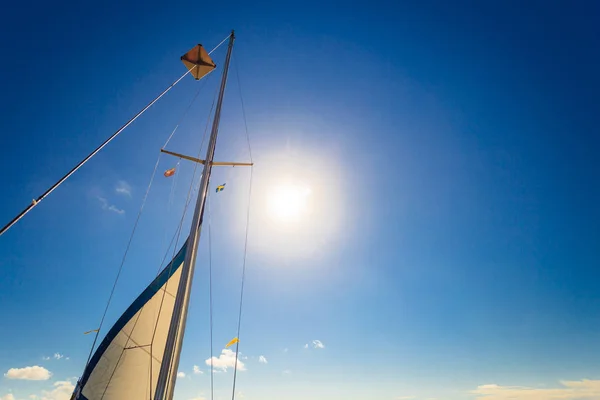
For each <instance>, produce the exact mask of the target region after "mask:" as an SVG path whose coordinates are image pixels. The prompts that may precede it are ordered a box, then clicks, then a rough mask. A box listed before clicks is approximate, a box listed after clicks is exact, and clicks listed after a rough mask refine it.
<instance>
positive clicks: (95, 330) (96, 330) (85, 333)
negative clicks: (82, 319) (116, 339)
mask: <svg viewBox="0 0 600 400" xmlns="http://www.w3.org/2000/svg"><path fill="white" fill-rule="evenodd" d="M99 330H100V329H94V330H91V331H87V332H83V334H84V335H87V334H88V333H92V332H98V331H99Z"/></svg>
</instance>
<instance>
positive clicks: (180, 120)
mask: <svg viewBox="0 0 600 400" xmlns="http://www.w3.org/2000/svg"><path fill="white" fill-rule="evenodd" d="M209 78H210V77H208V78H207V79H206V80H205V81H204V82H203V83H202V85H200V87H199V88H198V90H197V91H196V94H195V95H194V97H193V98H192V100H191V102H190V104H189V105H188V107H187V109H186V110H185V111H184V113H183V115H182V116H181V117H180V119H179V121H178V122H177V124H176V126H175V129H173V131H172V132H171V134H170V135H169V138H168V139H167V141H166V143H165V146H166V144H167V143H169V141H170V140H171V138H172V137H173V135H174V134H175V131H176V130H177V128H178V127H179V125H180V124H181V122H182V121H183V119H184V118H185V116H186V115H187V113H188V111H189V110H190V108H191V107H192V105H193V104H194V102H195V101H196V99H197V97H198V94H199V93H200V90H201V89H202V88H203V87H204V85H205V84H206V81H207V80H208V79H209ZM161 155H162V153H160V152H159V154H158V158H157V160H156V164H155V166H154V171H153V172H152V178H151V179H150V183H149V185H148V188H147V190H146V194H145V196H144V200H143V202H142V207H141V208H140V211H139V212H138V216H137V219H136V222H135V225H134V229H133V231H132V232H131V235H130V237H129V242H128V244H127V248H126V250H125V254H124V255H123V259H122V260H121V265H120V266H119V272H118V274H117V277H116V279H115V283H114V285H113V289H112V292H111V295H110V297H109V300H108V303H107V305H106V309H105V310H104V315H103V316H102V321H101V323H100V328H101V327H102V323H103V322H104V318H105V316H106V313H107V311H108V308H109V306H110V302H111V300H112V295H113V293H114V290H115V287H116V285H117V282H118V280H119V276H120V274H121V271H122V270H123V265H124V263H125V259H126V257H127V254H128V252H129V248H130V246H131V242H132V240H133V237H134V235H135V230H136V228H137V224H138V221H139V219H140V217H141V215H142V210H143V208H144V204H145V203H146V199H147V198H148V193H149V192H150V188H151V186H152V182H153V181H154V176H155V175H156V170H157V168H158V164H159V162H160V158H161ZM179 162H181V159H180V160H179V161H178V163H177V165H179ZM174 184H175V180H174V181H173V184H172V185H171V193H170V195H169V197H170V198H171V197H172V194H173V190H174ZM170 200H171V199H169V206H170ZM188 204H189V203H188ZM186 208H187V204H186ZM184 213H185V210H184ZM182 223H183V219H182ZM180 228H181V226H180ZM176 247H177V246H175V248H176ZM167 253H168V249H167ZM165 258H166V255H165ZM163 262H164V260H163ZM161 265H162V264H161ZM159 270H160V265H159ZM164 290H165V292H166V286H165V289H164ZM163 298H164V294H163ZM161 305H162V302H161ZM144 306H145V305H144ZM144 306H143V307H142V309H141V310H143V308H144ZM141 310H140V312H139V313H138V315H137V318H136V319H135V322H134V323H133V327H132V329H131V333H130V334H129V335H128V336H127V341H126V342H125V345H124V346H123V349H122V350H121V354H120V355H119V359H118V360H117V363H116V364H115V368H114V369H113V371H112V373H111V375H110V377H109V379H108V382H110V381H111V380H112V377H113V375H114V374H115V372H116V371H117V367H118V365H119V362H120V360H121V357H122V356H123V353H124V352H125V350H126V349H127V345H128V344H129V341H130V340H131V335H132V334H133V331H134V330H135V327H136V326H137V322H138V320H139V318H140V316H141V315H142V313H141ZM158 316H159V317H160V310H159V314H158ZM157 324H158V318H157ZM100 328H99V329H98V331H97V332H96V337H95V338H94V343H93V344H92V348H91V349H90V355H89V356H88V361H87V362H86V367H87V364H88V363H89V360H90V358H91V356H92V352H93V350H94V345H95V344H96V340H97V338H98V335H99V334H100ZM155 332H156V330H155ZM155 332H154V333H153V335H152V341H151V343H150V359H151V360H152V357H153V356H152V344H153V343H154V334H155ZM150 382H152V362H150ZM107 390H108V385H107V386H106V387H105V388H104V392H103V393H102V397H101V398H104V395H105V394H106V391H107Z"/></svg>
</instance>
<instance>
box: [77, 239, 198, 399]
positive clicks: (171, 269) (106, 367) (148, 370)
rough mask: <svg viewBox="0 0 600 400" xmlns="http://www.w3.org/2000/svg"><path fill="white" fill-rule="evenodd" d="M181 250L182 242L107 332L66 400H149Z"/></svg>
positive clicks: (183, 255) (153, 385) (179, 263)
mask: <svg viewBox="0 0 600 400" xmlns="http://www.w3.org/2000/svg"><path fill="white" fill-rule="evenodd" d="M186 247H187V242H186V243H185V244H184V245H183V246H182V248H181V249H180V250H179V252H178V253H177V255H176V256H175V257H174V258H173V260H172V261H171V262H170V263H169V264H168V265H167V266H166V267H165V268H164V269H163V271H162V272H161V273H160V274H159V275H158V276H157V277H156V279H154V281H153V282H152V283H151V284H150V285H149V286H148V287H147V288H146V289H145V290H144V291H143V292H142V293H141V294H140V295H139V296H138V298H137V299H136V300H135V301H134V302H133V303H132V304H131V306H129V308H128V309H127V310H126V311H125V312H124V313H123V315H121V317H120V318H119V319H118V320H117V322H116V323H115V324H114V325H113V327H112V328H111V329H110V330H109V331H108V333H107V334H106V337H105V338H104V340H103V341H102V343H101V344H100V346H98V349H97V350H96V352H95V353H94V356H93V357H92V358H91V360H90V362H89V364H88V366H87V367H86V369H85V371H84V374H83V376H82V377H81V379H80V381H79V382H78V385H77V388H76V389H75V392H74V394H73V397H72V399H74V400H101V399H102V400H122V399H128V400H138V399H139V400H142V399H144V400H147V399H151V398H153V397H154V391H155V389H156V382H157V379H158V373H159V371H160V366H161V363H162V358H163V353H164V350H165V342H166V339H167V333H168V330H169V324H170V322H171V316H172V314H173V306H174V304H175V295H176V293H177V286H178V285H179V278H180V276H181V266H182V264H183V261H184V257H185V251H186ZM175 373H176V372H175Z"/></svg>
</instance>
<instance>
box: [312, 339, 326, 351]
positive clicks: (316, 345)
mask: <svg viewBox="0 0 600 400" xmlns="http://www.w3.org/2000/svg"><path fill="white" fill-rule="evenodd" d="M312 345H313V347H314V348H315V349H324V348H325V345H324V344H323V342H321V341H320V340H313V341H312Z"/></svg>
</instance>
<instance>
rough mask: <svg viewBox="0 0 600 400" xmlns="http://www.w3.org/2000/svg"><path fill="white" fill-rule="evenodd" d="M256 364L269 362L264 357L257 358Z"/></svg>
mask: <svg viewBox="0 0 600 400" xmlns="http://www.w3.org/2000/svg"><path fill="white" fill-rule="evenodd" d="M258 362H259V363H263V364H268V363H269V362H268V361H267V358H266V357H265V356H259V357H258Z"/></svg>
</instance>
